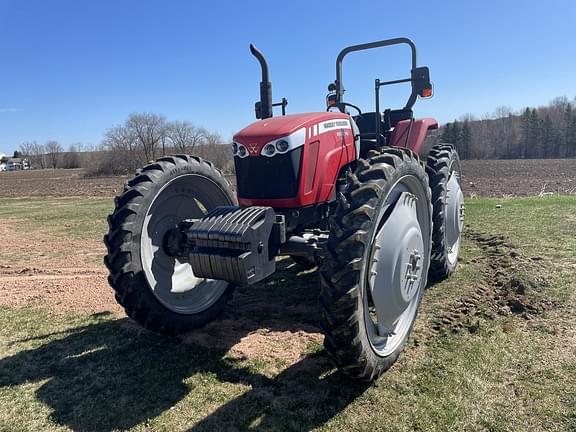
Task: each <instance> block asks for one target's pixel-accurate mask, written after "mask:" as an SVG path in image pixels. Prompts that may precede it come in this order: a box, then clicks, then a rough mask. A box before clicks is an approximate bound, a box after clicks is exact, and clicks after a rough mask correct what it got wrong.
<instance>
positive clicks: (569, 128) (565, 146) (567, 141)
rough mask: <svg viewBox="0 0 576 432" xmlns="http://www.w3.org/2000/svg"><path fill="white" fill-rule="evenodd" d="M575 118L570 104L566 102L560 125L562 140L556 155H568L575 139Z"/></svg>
mask: <svg viewBox="0 0 576 432" xmlns="http://www.w3.org/2000/svg"><path fill="white" fill-rule="evenodd" d="M574 120H575V115H574V112H573V111H572V104H567V105H566V108H565V109H564V124H563V125H562V126H563V127H562V135H563V138H564V139H563V140H562V144H561V148H560V151H559V152H558V157H570V152H571V148H572V147H573V146H574V145H575V143H574V141H575V140H576V136H575V131H574V128H573V123H574Z"/></svg>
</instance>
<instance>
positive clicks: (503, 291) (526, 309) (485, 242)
mask: <svg viewBox="0 0 576 432" xmlns="http://www.w3.org/2000/svg"><path fill="white" fill-rule="evenodd" d="M464 238H465V239H466V240H468V241H472V242H473V243H474V244H475V245H476V246H478V247H479V248H480V250H481V251H482V255H481V256H480V257H478V258H474V259H472V260H470V263H478V264H480V265H482V268H483V270H482V277H481V279H480V280H479V281H478V282H477V283H476V284H475V285H474V288H473V290H472V292H471V293H469V294H467V296H466V297H465V298H461V299H459V300H458V301H457V302H456V304H454V305H453V307H452V309H451V310H450V311H447V312H443V313H440V314H439V315H438V316H437V317H436V318H435V319H433V320H432V329H433V331H434V332H435V333H436V334H442V333H458V332H460V331H462V330H467V331H469V332H471V333H475V332H476V331H478V330H479V328H480V322H481V319H495V318H496V317H497V316H498V315H502V316H506V315H512V316H518V317H521V318H524V319H525V320H531V319H533V318H534V317H535V316H536V315H540V314H541V313H542V312H544V311H545V310H547V309H549V308H552V307H554V306H555V303H554V302H552V301H550V300H546V299H542V298H539V296H537V295H535V291H542V289H544V288H546V287H547V286H549V281H548V278H547V276H546V274H547V270H546V267H545V266H543V265H542V264H541V260H542V258H541V257H531V258H526V257H524V256H522V254H521V253H520V252H519V251H518V250H517V248H516V247H515V246H514V245H513V244H512V243H511V242H510V241H509V240H508V239H507V238H506V237H505V236H504V235H499V234H497V235H491V234H486V233H481V232H478V231H474V230H470V229H468V230H467V231H466V232H465V233H464ZM534 267H537V268H539V269H540V270H541V271H535V269H534Z"/></svg>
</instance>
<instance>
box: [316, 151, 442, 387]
mask: <svg viewBox="0 0 576 432" xmlns="http://www.w3.org/2000/svg"><path fill="white" fill-rule="evenodd" d="M431 219H432V208H431V205H430V189H429V187H428V177H427V175H426V173H425V171H424V168H423V167H422V166H421V164H420V161H419V159H418V156H417V155H415V154H414V153H412V152H411V151H409V150H407V149H400V148H387V149H384V150H383V151H381V152H375V151H372V152H370V154H369V155H368V160H359V161H358V168H357V169H356V172H355V174H353V175H351V176H350V178H349V182H348V186H347V189H346V191H345V192H344V193H343V194H342V195H341V197H340V200H339V203H338V205H337V209H336V211H335V214H334V216H333V218H332V220H331V228H330V237H329V241H328V245H327V254H326V258H325V260H324V263H323V266H322V269H321V272H320V274H321V281H322V290H321V294H320V303H321V307H322V319H321V324H322V328H323V330H324V333H325V339H324V346H325V348H326V351H327V352H328V353H329V354H330V356H331V357H332V358H333V359H334V361H335V363H336V365H337V366H338V367H339V368H340V369H341V370H343V371H344V372H345V373H347V374H348V375H350V376H352V377H355V378H359V379H363V380H373V379H375V378H376V377H378V376H379V375H380V374H381V373H382V372H384V371H385V370H387V369H389V368H390V367H391V366H392V365H393V364H394V362H395V361H396V360H397V358H398V356H399V355H400V352H401V351H402V350H403V348H404V345H405V343H406V341H407V339H408V336H409V334H410V332H411V330H412V326H413V324H414V321H415V319H416V315H417V311H418V307H419V305H420V301H421V299H422V294H423V292H424V288H425V286H426V275H427V272H428V266H429V262H430V247H431V234H432V220H431Z"/></svg>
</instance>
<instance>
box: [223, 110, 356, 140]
mask: <svg viewBox="0 0 576 432" xmlns="http://www.w3.org/2000/svg"><path fill="white" fill-rule="evenodd" d="M348 118H349V117H348V115H346V114H343V113H333V112H313V113H303V114H290V115H285V116H278V117H272V118H269V119H265V120H259V121H257V122H254V123H252V124H251V125H249V126H247V127H245V128H244V129H242V130H241V131H239V132H237V133H236V134H235V135H234V138H233V139H234V141H236V142H238V143H241V144H244V145H248V144H257V145H258V146H259V147H260V146H262V145H264V144H266V143H267V142H269V141H272V140H274V139H277V138H280V137H283V136H286V135H290V134H291V133H293V132H296V131H297V130H298V129H300V128H302V127H309V126H312V125H314V124H317V123H320V122H323V121H326V120H332V119H348Z"/></svg>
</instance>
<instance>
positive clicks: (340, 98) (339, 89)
mask: <svg viewBox="0 0 576 432" xmlns="http://www.w3.org/2000/svg"><path fill="white" fill-rule="evenodd" d="M400 44H406V45H408V46H409V47H410V49H411V50H412V73H411V77H410V78H405V79H401V80H394V81H388V82H383V83H380V84H379V85H380V86H382V85H387V84H397V83H402V82H412V93H411V94H410V98H409V99H408V102H407V103H406V106H405V107H404V108H405V109H411V108H412V106H413V105H414V103H415V102H416V98H417V96H418V91H417V89H416V88H415V86H414V82H413V78H414V71H415V70H417V66H416V45H414V42H412V41H411V40H410V39H408V38H403V37H402V38H394V39H386V40H381V41H377V42H371V43H365V44H359V45H352V46H349V47H347V48H344V49H343V50H342V51H340V54H338V57H337V58H336V81H335V85H336V106H340V103H342V102H344V92H345V91H346V90H345V89H344V84H343V80H342V61H343V60H344V57H346V55H348V54H350V53H351V52H354V51H363V50H368V49H373V48H381V47H386V46H391V45H400Z"/></svg>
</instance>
